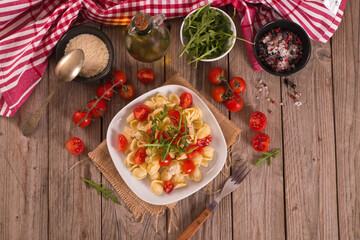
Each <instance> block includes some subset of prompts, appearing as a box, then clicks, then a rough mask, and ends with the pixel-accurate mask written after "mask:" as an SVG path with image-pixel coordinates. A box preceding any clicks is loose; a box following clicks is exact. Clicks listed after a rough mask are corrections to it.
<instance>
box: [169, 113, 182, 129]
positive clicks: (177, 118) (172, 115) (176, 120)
mask: <svg viewBox="0 0 360 240" xmlns="http://www.w3.org/2000/svg"><path fill="white" fill-rule="evenodd" d="M168 115H169V116H170V120H171V121H172V122H173V123H174V124H176V125H178V124H179V121H180V112H179V111H177V110H170V111H169V112H168Z"/></svg>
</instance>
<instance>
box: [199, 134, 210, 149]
mask: <svg viewBox="0 0 360 240" xmlns="http://www.w3.org/2000/svg"><path fill="white" fill-rule="evenodd" d="M211 141H212V136H211V135H207V136H206V137H204V138H201V139H198V140H197V142H196V144H197V145H199V146H200V147H205V146H209V145H210V143H211Z"/></svg>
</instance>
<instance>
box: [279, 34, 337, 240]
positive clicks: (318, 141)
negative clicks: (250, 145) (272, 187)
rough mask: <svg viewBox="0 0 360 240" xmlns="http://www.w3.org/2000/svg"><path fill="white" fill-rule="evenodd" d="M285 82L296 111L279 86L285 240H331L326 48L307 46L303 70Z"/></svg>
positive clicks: (332, 174) (333, 212) (332, 173)
mask: <svg viewBox="0 0 360 240" xmlns="http://www.w3.org/2000/svg"><path fill="white" fill-rule="evenodd" d="M290 80H292V81H294V82H295V83H296V84H297V86H298V87H297V90H298V91H300V92H301V93H302V97H301V99H302V101H303V103H304V105H303V106H301V107H296V106H295V105H294V101H293V100H292V99H291V98H290V97H289V94H290V93H292V92H291V90H290V89H287V87H286V86H285V84H284V83H283V84H282V98H283V103H284V105H283V129H284V133H283V142H284V157H285V159H284V162H285V166H284V169H285V170H284V171H285V198H286V204H285V206H286V223H287V237H288V239H337V238H338V221H337V199H336V194H337V192H336V162H335V138H334V122H333V120H332V119H333V104H332V103H333V101H332V99H333V95H332V75H331V49H330V43H327V44H320V43H317V42H314V41H312V56H311V59H310V61H309V63H308V65H307V66H306V67H305V68H304V69H303V70H302V71H301V72H300V73H298V74H296V75H294V76H291V77H290Z"/></svg>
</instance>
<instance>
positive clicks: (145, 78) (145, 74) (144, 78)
mask: <svg viewBox="0 0 360 240" xmlns="http://www.w3.org/2000/svg"><path fill="white" fill-rule="evenodd" d="M137 79H138V80H139V81H140V82H142V83H143V84H150V83H152V82H153V81H154V71H153V70H152V69H151V68H143V69H140V70H139V71H138V72H137Z"/></svg>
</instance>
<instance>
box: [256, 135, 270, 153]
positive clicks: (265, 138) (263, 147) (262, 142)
mask: <svg viewBox="0 0 360 240" xmlns="http://www.w3.org/2000/svg"><path fill="white" fill-rule="evenodd" d="M269 144H270V137H269V135H267V134H265V133H257V134H256V135H255V136H254V137H253V140H252V145H253V148H254V149H255V150H256V151H259V152H266V151H267V150H269Z"/></svg>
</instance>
